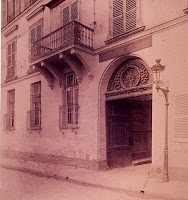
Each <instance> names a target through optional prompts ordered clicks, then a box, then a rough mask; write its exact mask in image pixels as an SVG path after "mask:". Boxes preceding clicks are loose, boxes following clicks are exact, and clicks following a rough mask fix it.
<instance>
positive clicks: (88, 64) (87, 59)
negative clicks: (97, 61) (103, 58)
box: [71, 49, 94, 80]
mask: <svg viewBox="0 0 188 200" xmlns="http://www.w3.org/2000/svg"><path fill="white" fill-rule="evenodd" d="M71 54H73V55H76V56H77V58H79V60H80V61H81V62H82V64H83V66H84V67H85V69H86V70H87V72H88V77H89V80H93V77H94V75H93V73H92V69H93V55H91V54H88V53H86V52H83V51H78V50H76V49H71Z"/></svg>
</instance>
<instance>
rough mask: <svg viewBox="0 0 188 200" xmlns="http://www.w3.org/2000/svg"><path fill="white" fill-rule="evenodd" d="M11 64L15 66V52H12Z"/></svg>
mask: <svg viewBox="0 0 188 200" xmlns="http://www.w3.org/2000/svg"><path fill="white" fill-rule="evenodd" d="M12 66H15V53H14V54H12Z"/></svg>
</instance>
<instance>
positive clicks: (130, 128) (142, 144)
mask: <svg viewBox="0 0 188 200" xmlns="http://www.w3.org/2000/svg"><path fill="white" fill-rule="evenodd" d="M106 118H107V123H106V125H107V163H108V166H109V167H111V168H113V167H123V166H129V165H131V164H132V161H133V160H137V159H143V158H148V157H151V103H150V102H145V103H143V102H137V101H127V100H116V101H109V102H107V103H106Z"/></svg>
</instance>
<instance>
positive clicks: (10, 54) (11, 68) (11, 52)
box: [6, 40, 16, 80]
mask: <svg viewBox="0 0 188 200" xmlns="http://www.w3.org/2000/svg"><path fill="white" fill-rule="evenodd" d="M15 68H16V40H13V41H11V42H10V43H9V44H8V45H7V78H6V79H7V80H9V79H12V78H14V77H15Z"/></svg>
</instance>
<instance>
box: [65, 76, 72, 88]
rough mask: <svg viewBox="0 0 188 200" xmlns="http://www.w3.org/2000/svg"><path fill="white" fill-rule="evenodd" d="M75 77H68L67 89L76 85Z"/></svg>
mask: <svg viewBox="0 0 188 200" xmlns="http://www.w3.org/2000/svg"><path fill="white" fill-rule="evenodd" d="M73 83H74V76H73V74H69V75H67V80H66V86H67V87H72V86H73V85H74V84H73Z"/></svg>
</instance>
